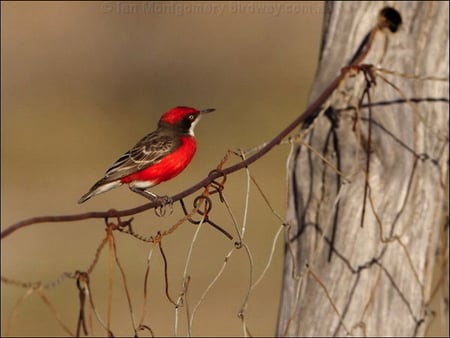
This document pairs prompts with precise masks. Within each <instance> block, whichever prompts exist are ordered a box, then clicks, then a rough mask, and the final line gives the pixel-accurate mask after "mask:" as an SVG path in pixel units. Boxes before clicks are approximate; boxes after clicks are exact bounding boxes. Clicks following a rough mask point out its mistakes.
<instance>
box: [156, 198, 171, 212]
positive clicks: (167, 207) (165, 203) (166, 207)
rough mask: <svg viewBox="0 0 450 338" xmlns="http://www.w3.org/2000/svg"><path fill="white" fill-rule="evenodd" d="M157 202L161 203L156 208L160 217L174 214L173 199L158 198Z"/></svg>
mask: <svg viewBox="0 0 450 338" xmlns="http://www.w3.org/2000/svg"><path fill="white" fill-rule="evenodd" d="M154 201H155V202H159V205H158V206H157V207H155V214H156V216H159V217H164V216H166V214H167V211H169V213H168V214H169V215H171V214H172V213H173V199H172V198H171V197H170V196H167V195H165V196H156V197H155V198H154Z"/></svg>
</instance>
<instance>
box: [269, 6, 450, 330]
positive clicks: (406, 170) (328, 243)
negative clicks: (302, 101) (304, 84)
mask: <svg viewBox="0 0 450 338" xmlns="http://www.w3.org/2000/svg"><path fill="white" fill-rule="evenodd" d="M390 4H391V6H392V7H394V8H395V9H396V10H397V11H398V12H399V13H400V14H401V17H402V21H403V24H402V25H401V26H400V29H399V30H398V32H396V33H395V34H393V33H390V34H387V33H382V32H378V33H377V34H376V35H375V37H374V40H373V46H372V48H371V49H370V51H369V53H368V54H367V56H366V57H365V59H364V60H363V63H365V64H372V65H374V66H379V67H382V68H384V69H388V70H392V71H395V72H397V73H398V74H386V73H377V74H380V75H381V76H383V77H385V78H386V79H388V80H389V81H390V82H391V83H393V84H394V85H395V87H394V86H391V85H390V84H388V83H387V82H385V81H383V79H382V78H381V77H380V76H379V75H376V76H375V80H376V84H372V86H371V88H370V91H369V92H370V100H371V101H370V102H371V103H372V104H371V108H370V109H369V108H368V107H367V104H368V103H369V101H368V98H367V96H365V99H364V101H363V102H362V107H361V109H359V110H358V109H356V107H358V104H359V103H360V99H361V97H362V96H363V92H364V89H365V88H366V85H367V83H368V82H367V81H366V79H365V77H364V74H363V73H362V72H359V73H355V75H354V76H349V77H347V78H346V80H345V81H343V82H342V83H341V85H340V86H339V88H338V89H337V90H336V91H335V92H334V94H333V95H332V97H331V98H330V100H329V108H328V109H327V110H326V112H325V113H322V114H320V115H318V117H317V118H316V119H315V120H314V122H313V124H312V125H311V126H310V127H309V128H310V132H309V133H308V136H307V137H306V138H305V139H304V142H307V143H308V144H309V145H311V146H312V147H313V148H314V149H315V150H316V151H318V152H319V153H320V154H321V155H322V157H324V158H326V160H327V161H328V163H326V162H324V160H323V159H321V157H320V156H318V154H317V153H316V152H314V151H312V150H311V149H310V148H309V147H308V148H307V147H305V146H304V145H303V146H302V145H296V146H294V147H293V149H292V152H291V155H290V159H289V164H288V179H289V206H288V216H287V217H288V221H289V224H290V230H289V235H288V238H287V242H286V246H285V263H284V264H285V265H284V280H283V290H282V300H281V307H280V313H279V320H278V328H277V335H287V336H331V335H333V336H342V335H368V336H416V335H424V334H425V333H426V328H427V326H428V324H429V321H430V320H431V319H432V317H433V316H432V315H431V314H430V311H429V305H430V300H431V298H432V297H433V296H434V295H436V292H435V290H436V288H435V284H436V283H434V284H433V271H434V269H435V268H436V264H437V261H438V257H437V255H440V254H443V255H444V256H445V259H447V261H446V262H448V249H447V248H448V242H447V241H446V240H442V239H443V238H446V237H447V236H448V232H447V231H448V207H447V206H448V197H447V196H448V122H449V121H448V118H449V111H448V90H449V89H448V80H446V81H443V80H442V79H441V80H440V79H436V78H438V77H439V78H447V79H448V63H449V59H448V51H449V38H448V10H449V8H448V2H413V3H411V2H393V3H390ZM383 6H384V3H383V2H337V3H331V2H329V3H327V5H326V13H325V18H324V20H325V21H324V32H323V41H322V50H321V57H320V65H319V70H318V73H317V76H316V80H315V83H314V85H313V90H312V94H311V101H312V100H313V99H315V98H316V97H318V96H319V95H320V93H321V92H322V91H323V90H324V89H325V88H326V86H327V85H328V84H329V83H330V82H331V81H332V80H333V79H334V78H335V77H336V76H337V75H338V74H339V72H340V71H341V69H342V68H343V67H344V66H345V65H347V64H349V62H350V61H351V59H352V56H353V55H354V54H355V51H356V50H358V46H359V45H360V43H361V41H363V39H364V37H365V36H366V35H367V33H368V32H369V31H370V30H371V29H372V27H374V25H375V24H376V23H377V17H378V13H379V12H380V10H381V9H382V7H383ZM401 74H415V75H418V76H419V77H424V76H433V77H435V78H433V79H423V78H412V77H410V76H402V75H401ZM330 164H332V165H330ZM333 166H334V168H333ZM338 170H339V171H338ZM339 172H340V173H342V174H339ZM443 234H445V236H444V235H443ZM444 270H445V269H444ZM442 273H443V274H442V275H441V276H443V279H440V284H439V286H440V287H443V288H444V289H445V290H447V289H448V277H447V276H448V270H446V271H443V272H442ZM441 298H445V299H447V300H448V292H447V291H446V293H445V295H444V297H441ZM447 313H448V308H447Z"/></svg>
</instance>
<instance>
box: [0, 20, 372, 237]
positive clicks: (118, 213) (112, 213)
mask: <svg viewBox="0 0 450 338" xmlns="http://www.w3.org/2000/svg"><path fill="white" fill-rule="evenodd" d="M378 29H379V28H378V27H375V28H374V29H373V32H372V34H374V32H375V30H378ZM369 42H370V43H369V45H368V46H367V49H365V52H364V55H360V56H359V57H358V58H356V59H355V60H354V62H353V63H352V64H351V65H350V66H348V67H345V68H343V69H342V71H341V73H340V74H339V76H337V77H336V78H335V79H334V80H333V81H332V82H331V83H330V85H329V86H328V87H327V88H326V89H325V90H324V91H323V92H322V94H321V95H320V96H319V97H318V98H317V99H316V100H315V101H314V102H313V103H312V104H310V105H309V107H308V108H307V109H306V110H305V111H304V112H303V113H302V114H301V115H300V116H298V117H297V118H296V119H295V120H294V121H292V122H291V123H290V124H289V125H288V126H287V127H286V128H284V129H283V130H282V131H281V132H280V133H279V134H278V135H276V136H275V137H274V138H273V139H272V140H271V141H270V142H268V143H267V144H265V145H264V146H263V147H262V148H261V149H260V150H259V151H257V152H256V153H255V154H253V155H252V156H250V157H248V158H247V159H245V160H243V161H241V162H239V163H236V164H234V165H232V166H230V167H227V168H224V169H222V170H220V171H217V170H216V171H213V172H211V173H210V174H209V175H208V176H207V177H205V178H204V179H203V180H201V181H200V182H198V183H197V184H194V185H193V186H192V187H190V188H188V189H186V190H184V191H182V192H180V193H179V194H176V195H174V196H172V200H173V202H176V201H178V200H180V199H182V198H183V197H186V196H189V195H190V194H192V193H194V192H195V191H197V190H199V189H201V188H203V187H206V186H207V185H209V184H210V183H212V182H213V181H214V180H215V179H217V178H219V177H221V176H226V175H229V174H231V173H234V172H236V171H238V170H240V169H243V168H245V167H247V166H248V165H250V164H252V163H253V162H255V161H256V160H258V159H259V158H261V157H262V156H264V155H265V154H267V153H268V152H269V151H270V150H271V149H272V148H273V147H275V146H276V145H278V144H279V143H280V142H281V141H282V140H283V139H284V138H285V137H286V136H287V135H289V134H290V133H291V132H292V131H293V130H294V129H295V128H296V127H297V126H299V125H300V123H302V122H304V121H305V120H306V119H308V118H309V117H310V116H312V115H313V114H314V113H315V112H316V111H317V110H319V109H320V107H321V106H322V105H324V103H325V102H326V100H327V99H328V98H329V97H330V95H331V94H332V93H333V91H334V90H335V89H336V88H337V86H338V85H339V83H340V82H341V81H342V80H343V79H344V78H345V77H346V75H347V73H348V72H349V71H350V69H351V67H352V66H355V65H358V64H359V63H360V62H361V61H362V59H363V58H364V57H365V55H366V54H367V52H368V49H369V48H370V47H371V42H372V41H369ZM159 205H160V204H159V203H158V202H150V203H146V204H143V205H141V206H138V207H135V208H132V209H125V210H115V209H111V210H109V211H104V212H100V211H99V212H87V213H83V214H74V215H61V216H41V217H33V218H28V219H24V220H22V221H19V222H17V223H14V224H12V225H10V226H9V227H7V228H6V229H5V230H3V231H2V232H1V237H0V238H1V239H3V238H6V237H7V236H9V235H10V234H12V233H13V232H14V231H16V230H18V229H20V228H23V227H26V226H29V225H32V224H37V223H48V222H73V221H80V220H84V219H89V218H108V217H123V216H131V215H135V214H138V213H141V212H144V211H146V210H148V209H151V208H155V207H157V206H159Z"/></svg>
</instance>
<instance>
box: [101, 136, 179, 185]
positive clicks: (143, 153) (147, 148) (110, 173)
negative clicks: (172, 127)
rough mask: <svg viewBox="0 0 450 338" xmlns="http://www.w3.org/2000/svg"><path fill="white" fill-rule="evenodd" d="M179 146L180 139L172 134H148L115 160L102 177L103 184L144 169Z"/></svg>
mask: <svg viewBox="0 0 450 338" xmlns="http://www.w3.org/2000/svg"><path fill="white" fill-rule="evenodd" d="M179 146H180V141H179V140H177V139H176V138H174V137H173V136H171V135H161V134H159V133H151V134H148V135H147V136H145V137H144V138H143V139H142V140H140V141H139V142H138V143H136V145H135V146H134V147H133V148H131V149H130V150H128V151H127V152H126V153H125V154H123V155H122V156H121V157H120V158H119V159H118V160H117V161H116V162H114V164H113V165H112V166H111V167H110V168H109V169H108V170H107V171H106V173H105V176H104V177H103V178H102V179H101V181H102V184H104V183H107V182H112V181H115V180H118V179H121V178H123V177H125V176H128V175H130V174H132V173H135V172H137V171H140V170H143V169H145V168H147V167H149V166H151V165H153V164H155V163H157V162H159V161H160V160H161V159H162V158H163V157H164V156H166V155H167V154H169V153H171V152H172V151H174V150H175V149H176V148H178V147H179Z"/></svg>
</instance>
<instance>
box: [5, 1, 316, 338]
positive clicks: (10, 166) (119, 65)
mask: <svg viewBox="0 0 450 338" xmlns="http://www.w3.org/2000/svg"><path fill="white" fill-rule="evenodd" d="M1 15H2V30H1V34H2V36H1V43H2V46H1V47H2V48H1V53H2V54H1V56H2V93H1V94H2V100H1V105H2V106H1V108H2V114H1V132H2V133H1V137H2V139H1V141H2V142H1V147H2V149H1V150H2V151H1V156H2V160H1V175H2V177H1V180H2V181H1V182H2V199H1V200H2V204H1V208H2V209H1V211H2V212H1V226H2V229H4V228H6V227H7V226H9V225H11V224H12V223H14V222H17V221H19V220H22V219H25V218H29V217H34V216H43V215H62V214H76V213H83V212H87V211H106V210H108V209H111V208H115V209H126V208H131V207H134V206H138V205H141V204H144V203H146V201H145V200H143V198H142V197H141V196H139V195H137V194H134V193H132V192H130V191H129V190H128V189H127V188H126V187H121V188H118V189H115V190H112V191H110V192H108V193H106V194H102V195H99V196H96V197H95V198H93V199H91V200H89V201H88V202H86V203H85V204H83V205H77V201H78V199H79V198H80V196H81V195H83V194H84V193H85V192H86V191H87V190H88V189H89V188H90V186H91V185H92V184H93V183H95V182H96V181H97V180H98V179H99V178H101V177H102V175H103V174H104V172H105V170H106V169H107V168H108V167H109V166H110V165H111V164H112V163H113V162H114V161H115V160H116V159H117V158H118V157H119V156H120V155H122V154H123V152H125V151H126V150H128V149H129V148H130V147H131V146H133V145H134V144H135V143H136V142H137V141H138V140H139V139H140V138H141V137H143V136H144V135H145V134H147V133H148V132H150V131H152V130H153V129H154V128H155V127H156V123H157V120H158V119H159V117H160V115H161V114H162V113H163V112H165V111H167V110H168V109H170V108H172V107H174V106H178V105H187V106H193V107H196V108H210V107H212V108H216V109H217V111H216V112H215V113H213V114H210V115H208V116H205V117H204V118H203V119H202V121H201V122H200V124H199V125H198V126H197V128H196V135H197V139H198V143H199V146H198V151H197V155H196V157H195V158H194V160H193V162H192V163H191V165H190V166H189V167H188V168H187V169H186V170H185V171H184V172H183V173H182V174H181V175H180V176H178V177H177V178H175V179H174V180H173V181H171V182H167V183H165V184H162V185H159V186H158V187H156V188H155V189H153V191H154V192H155V193H157V194H160V195H173V194H175V193H178V192H180V191H182V190H184V189H186V188H188V187H190V186H192V185H193V184H195V183H197V182H198V181H199V180H200V179H202V178H204V177H205V176H206V175H207V174H208V172H209V171H210V170H212V169H214V168H215V167H216V166H217V164H218V163H219V162H220V160H221V159H222V158H223V156H224V155H225V154H226V152H227V150H228V149H238V148H242V149H248V148H251V147H254V146H257V145H260V144H261V143H263V142H265V141H268V140H269V139H271V138H272V137H273V136H274V135H276V134H277V133H278V132H279V131H280V130H281V129H282V128H284V127H285V126H286V125H287V124H288V123H289V122H290V121H292V120H293V119H294V118H295V117H296V116H298V115H299V114H300V113H301V112H302V111H303V110H304V108H305V101H306V98H307V97H308V93H309V88H310V85H311V83H312V80H313V76H314V72H315V69H316V65H317V59H318V48H319V44H320V34H321V25H322V15H323V4H322V2H281V1H276V2H259V1H252V2H241V1H231V2H175V1H168V2H165V1H159V2H144V1H131V2H126V1H119V2H109V1H104V2H76V1H74V2H2V3H1ZM288 154H289V146H287V145H284V146H279V147H277V148H276V149H274V150H273V151H272V152H271V153H269V154H268V155H267V156H266V157H264V158H263V159H261V160H260V161H258V163H255V164H254V165H252V166H250V170H251V172H252V174H253V175H254V176H255V178H256V179H257V181H258V182H259V184H260V186H261V188H262V189H263V191H264V192H265V193H266V194H267V196H268V198H269V201H270V203H271V206H272V207H273V208H274V209H275V210H276V211H277V212H278V213H279V214H281V215H282V216H283V217H284V215H285V205H286V160H287V156H288ZM236 161H237V159H236V158H233V157H231V158H230V159H229V162H227V164H226V166H228V165H230V164H233V163H235V162H236ZM246 184H247V178H246V175H245V172H244V171H241V172H238V173H235V174H233V175H231V176H229V177H228V180H227V184H226V187H225V190H224V195H225V197H226V198H227V201H228V202H229V204H230V207H231V209H232V211H233V215H234V216H235V217H236V219H237V222H238V226H239V227H241V226H242V222H243V219H244V216H245V212H244V211H245V208H244V202H245V195H246V193H247V188H246ZM186 203H188V204H189V205H192V198H191V199H186ZM213 210H214V212H213V214H212V219H213V220H214V221H215V222H216V223H217V224H219V225H220V226H222V227H223V228H225V229H226V230H227V231H228V232H230V233H232V234H233V235H234V236H235V237H236V235H235V230H234V226H233V222H232V220H231V218H230V216H229V214H228V212H227V210H226V209H225V208H224V207H223V206H222V205H220V203H219V202H218V201H217V199H216V200H215V204H214V209H213ZM181 215H182V214H181V212H180V210H179V205H178V204H177V205H176V206H175V212H174V214H173V215H172V216H170V217H167V218H158V217H156V216H155V215H154V213H153V212H152V211H149V212H146V213H144V214H141V215H138V216H137V217H136V219H135V222H134V223H133V224H134V226H135V230H136V231H138V232H140V233H143V234H146V235H154V234H155V233H156V231H158V230H164V229H167V228H168V227H169V226H170V225H171V224H173V223H175V222H176V221H177V220H178V219H179V218H180V217H181ZM279 227H280V221H279V220H278V219H277V218H276V217H275V216H274V215H273V214H272V212H271V211H270V209H269V208H268V207H267V205H266V204H265V202H264V200H263V198H261V196H260V195H259V194H258V192H257V189H256V188H255V187H254V186H252V187H251V190H250V204H249V209H248V222H247V226H246V234H245V242H246V244H247V245H248V247H249V250H250V252H251V254H252V259H253V263H252V266H251V268H250V263H249V258H248V257H247V255H246V254H245V252H244V250H239V251H235V252H234V253H233V255H232V257H231V258H230V260H229V261H228V263H227V266H226V269H225V272H224V274H223V275H222V276H221V278H220V279H219V281H218V282H217V284H215V285H214V287H213V288H212V289H211V290H210V292H209V294H208V295H207V297H206V298H205V300H204V302H203V303H202V304H201V306H200V307H199V308H198V311H197V313H196V317H195V320H194V322H193V327H192V334H193V335H211V336H217V335H227V336H235V335H243V330H242V323H241V321H240V319H239V318H238V317H237V314H238V311H239V310H240V307H241V305H242V302H243V300H244V297H245V295H246V292H247V289H248V285H249V278H250V274H252V278H253V282H254V281H255V279H256V278H257V277H258V276H259V275H260V274H261V272H262V271H263V269H264V267H265V265H266V263H267V259H268V257H269V254H270V251H271V247H272V242H273V240H274V237H275V234H276V232H277V230H278V229H279ZM195 230H196V228H195V226H194V225H191V224H183V225H182V226H181V227H180V228H179V229H178V230H177V231H176V232H174V233H173V234H172V235H170V236H168V237H166V238H165V239H164V241H163V247H164V251H165V254H166V256H167V260H168V263H169V292H170V293H171V296H172V298H174V299H176V298H177V296H178V293H179V290H180V286H181V281H182V276H183V273H184V269H185V265H186V256H187V253H188V251H189V247H190V245H191V243H192V238H193V236H194V232H195ZM104 236H105V231H104V224H103V222H102V221H101V220H88V221H82V222H75V223H47V224H38V225H33V226H31V227H27V228H24V229H22V230H20V231H17V232H15V233H13V234H12V235H11V236H10V237H7V238H6V239H4V240H2V243H1V244H2V247H1V250H2V252H1V260H2V276H3V277H6V278H10V279H14V280H19V281H23V282H37V281H41V282H43V283H48V282H51V281H54V280H55V279H57V278H58V277H59V276H60V275H61V274H62V273H64V272H73V271H75V270H86V269H87V268H88V267H89V265H90V264H91V263H92V261H93V259H94V255H95V252H96V250H97V247H98V246H99V245H100V243H101V241H102V239H103V238H104ZM115 238H116V246H117V250H118V254H119V259H120V262H121V265H122V266H123V268H124V270H125V272H126V276H127V282H128V288H129V290H130V293H131V299H132V303H133V309H134V312H135V315H136V318H137V319H139V318H140V314H141V312H142V306H143V299H142V298H143V297H142V294H143V281H144V274H145V269H146V260H147V256H148V255H149V251H150V249H151V247H152V246H151V245H149V244H146V243H144V242H139V241H137V240H135V239H132V238H130V237H129V236H126V235H124V234H120V233H118V234H116V235H115ZM232 248H233V242H232V241H229V240H228V239H227V238H226V237H225V236H223V235H222V234H220V233H219V232H218V231H216V230H214V229H212V228H211V227H208V226H206V225H205V226H204V228H202V229H201V231H200V234H199V237H198V239H197V241H196V243H195V245H194V250H193V255H192V259H191V262H190V264H189V268H188V271H189V275H190V276H191V281H190V284H189V289H188V296H187V297H188V300H189V307H190V310H192V308H193V307H194V305H195V304H196V303H197V301H198V299H199V298H200V296H201V294H202V293H203V292H204V291H205V289H206V287H207V286H208V284H209V283H210V282H211V281H212V279H213V278H214V276H215V275H216V274H217V272H218V271H219V270H220V268H221V266H222V264H223V262H224V259H225V256H226V255H227V253H228V252H230V250H231V249H232ZM282 255H283V236H280V238H279V239H278V241H277V242H276V251H275V254H274V259H273V261H272V263H271V265H270V268H269V270H268V272H267V274H266V276H265V278H264V279H263V281H262V282H261V283H260V284H259V285H258V287H256V288H255V289H254V290H253V291H252V292H251V294H250V299H249V303H248V309H247V317H246V318H247V324H248V328H249V330H250V332H251V333H252V334H253V335H266V336H267V335H273V334H274V330H275V325H276V320H277V313H278V302H279V296H280V287H281V274H282ZM108 266H109V258H108V254H107V250H105V251H104V252H102V255H101V257H100V260H99V263H98V266H97V267H96V269H94V272H93V274H92V275H91V283H92V285H91V287H92V292H93V296H94V299H95V302H96V306H97V308H98V310H99V312H100V313H101V314H102V315H103V316H104V317H103V318H105V312H106V300H107V297H108V294H111V291H110V290H109V289H108V288H109V286H108V276H109V275H108V273H109V272H108V271H109V270H108ZM163 269H164V268H163V264H162V259H161V256H160V255H159V253H158V251H157V250H156V251H154V252H153V256H152V260H151V271H150V280H149V298H148V304H147V310H148V313H147V316H146V321H145V323H146V324H147V325H149V326H150V327H151V328H152V329H153V332H154V333H155V335H158V336H161V335H173V334H174V327H175V311H174V308H173V306H172V305H171V304H170V303H169V302H168V300H167V298H166V297H165V294H164V283H163V276H164V272H163V271H164V270H163ZM114 275H115V277H116V279H115V284H114V288H113V290H112V294H113V307H112V309H113V312H112V318H113V321H112V329H113V332H114V333H115V334H116V335H132V334H133V331H132V325H131V320H130V314H129V309H128V305H127V302H126V296H125V292H124V289H123V286H122V284H121V279H120V275H119V273H118V270H117V268H116V269H115V272H114ZM25 293H26V290H25V289H22V288H19V287H15V286H11V285H5V284H4V283H2V314H1V315H2V335H3V334H5V325H9V324H11V326H10V331H9V334H11V335H13V336H18V335H32V336H39V335H45V336H50V335H62V334H65V332H64V331H63V330H62V329H61V327H60V326H59V325H58V323H57V321H56V320H55V316H54V315H53V314H52V313H51V311H50V310H49V308H48V307H47V306H46V305H45V304H44V303H43V301H42V300H41V299H40V298H39V296H38V295H37V294H32V295H31V296H29V297H27V298H26V299H24V300H23V302H22V303H20V306H19V307H17V308H16V309H17V311H16V312H14V316H11V314H12V313H13V309H14V306H15V304H17V302H18V301H19V300H20V299H21V297H22V296H23V295H24V294H25ZM46 295H47V297H48V299H49V300H50V301H51V302H52V304H53V306H54V307H55V310H56V311H57V313H58V315H59V316H60V317H61V319H62V320H63V321H64V322H65V323H66V324H67V325H68V326H69V328H70V329H71V330H72V331H73V332H74V331H75V325H76V320H77V317H78V303H79V300H78V294H77V289H76V286H75V281H74V280H66V281H64V282H62V283H61V284H59V285H58V286H57V287H55V288H53V289H51V290H49V291H47V292H46ZM184 311H185V310H184V309H182V310H181V316H180V318H181V319H179V331H178V333H179V334H180V335H186V334H187V332H186V325H185V317H186V316H185V314H184ZM93 321H94V322H95V318H93ZM94 327H96V331H94V334H97V335H99V334H100V335H103V334H104V331H103V330H101V329H100V328H99V327H98V325H97V326H94Z"/></svg>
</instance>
